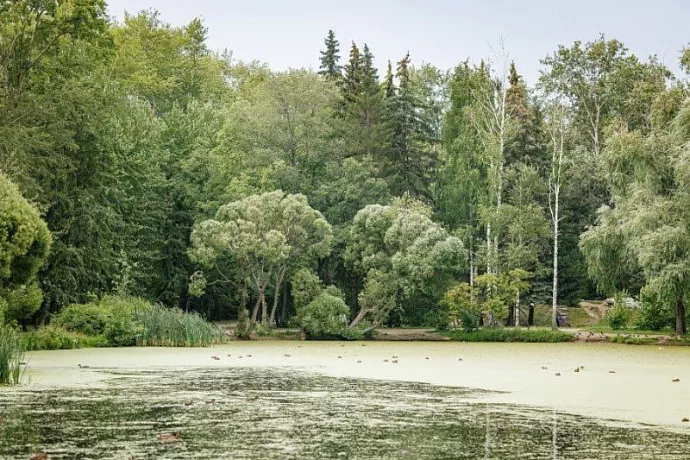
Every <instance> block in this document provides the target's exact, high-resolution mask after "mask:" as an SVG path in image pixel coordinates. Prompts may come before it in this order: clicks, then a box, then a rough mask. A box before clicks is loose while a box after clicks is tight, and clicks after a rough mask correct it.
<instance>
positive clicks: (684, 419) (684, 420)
mask: <svg viewBox="0 0 690 460" xmlns="http://www.w3.org/2000/svg"><path fill="white" fill-rule="evenodd" d="M681 422H683V423H686V422H690V419H689V418H687V417H683V419H682V420H681Z"/></svg>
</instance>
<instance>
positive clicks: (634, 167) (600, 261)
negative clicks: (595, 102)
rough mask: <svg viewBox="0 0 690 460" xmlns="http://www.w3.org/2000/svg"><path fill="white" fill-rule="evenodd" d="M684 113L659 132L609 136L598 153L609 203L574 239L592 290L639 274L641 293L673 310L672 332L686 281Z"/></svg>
mask: <svg viewBox="0 0 690 460" xmlns="http://www.w3.org/2000/svg"><path fill="white" fill-rule="evenodd" d="M688 113H690V112H689V109H688V105H687V103H686V104H685V106H684V107H683V109H682V110H681V112H680V113H679V114H678V116H677V117H676V120H675V121H674V123H673V125H672V128H673V129H672V130H669V132H667V133H665V132H652V133H650V134H648V135H644V134H642V133H641V132H639V131H637V132H630V131H628V130H626V129H621V130H620V131H619V132H618V133H616V134H615V135H614V137H613V138H612V139H611V141H610V142H609V144H608V145H607V148H606V149H605V150H604V159H605V165H606V173H607V174H608V176H609V178H610V181H609V183H610V190H611V193H612V205H611V206H606V207H602V208H601V209H600V211H599V217H598V219H597V224H596V225H595V226H593V227H592V228H590V229H589V230H587V231H586V232H585V233H583V235H582V237H581V241H580V247H581V248H582V251H583V252H584V254H585V256H586V259H587V263H588V267H589V273H590V275H591V276H592V277H593V278H594V279H595V280H596V281H597V283H598V286H599V288H600V290H602V291H604V292H607V293H610V292H611V290H612V289H616V288H619V287H626V286H621V284H620V282H621V280H622V279H624V280H627V279H628V278H629V277H628V276H626V275H627V274H633V275H634V274H635V273H636V272H638V271H641V272H642V274H643V275H644V281H645V282H646V289H647V292H648V293H653V294H655V296H657V298H658V299H659V300H660V301H661V302H663V303H664V304H666V305H669V306H671V307H672V308H673V309H675V316H676V320H675V330H676V333H677V334H679V335H681V334H685V333H686V332H687V324H686V305H685V304H686V301H687V300H686V299H687V298H688V293H689V292H688V286H689V281H690V269H689V268H688V267H690V233H689V231H688V228H690V226H689V223H690V216H689V215H688V208H687V206H688V205H689V204H690V199H689V195H688V186H690V172H689V171H690V168H688V164H689V161H690V150H689V149H688V147H687V146H688V144H687V142H688V140H690V137H688V135H687V133H688V128H687V127H688V125H687V120H688V119H690V117H688ZM633 279H634V278H633Z"/></svg>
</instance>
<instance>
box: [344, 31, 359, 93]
mask: <svg viewBox="0 0 690 460" xmlns="http://www.w3.org/2000/svg"><path fill="white" fill-rule="evenodd" d="M362 64H363V62H362V54H361V53H360V52H359V48H358V47H357V44H356V43H355V42H352V47H351V48H350V60H349V61H348V62H347V64H345V67H344V69H343V87H342V88H343V99H344V101H345V105H346V106H347V105H348V104H351V103H353V102H354V101H355V99H356V98H357V95H358V94H359V93H360V91H361V90H362Z"/></svg>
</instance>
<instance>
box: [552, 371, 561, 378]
mask: <svg viewBox="0 0 690 460" xmlns="http://www.w3.org/2000/svg"><path fill="white" fill-rule="evenodd" d="M553 375H554V376H556V377H560V376H561V373H560V372H556V373H555V374H553Z"/></svg>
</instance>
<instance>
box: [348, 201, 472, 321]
mask: <svg viewBox="0 0 690 460" xmlns="http://www.w3.org/2000/svg"><path fill="white" fill-rule="evenodd" d="M430 214H431V213H430V210H429V209H428V208H427V207H425V206H424V205H422V204H421V203H419V202H417V201H414V200H409V199H405V198H403V199H398V200H396V201H395V202H394V203H393V204H392V205H390V206H381V205H369V206H366V207H365V208H364V209H362V210H360V211H359V212H358V213H357V215H356V216H355V219H354V221H353V224H352V227H351V230H350V243H349V245H348V248H347V252H346V255H345V257H346V260H347V261H348V263H349V264H350V265H351V266H353V267H354V269H355V270H357V271H359V272H360V273H365V274H366V278H365V281H364V290H363V291H362V293H360V296H359V312H358V314H357V315H356V316H355V318H354V320H353V321H352V323H351V327H354V326H356V325H357V324H358V323H360V322H361V321H362V320H364V319H365V318H367V319H369V320H370V321H371V323H372V327H376V326H378V325H379V324H381V323H382V322H383V321H385V320H386V319H387V317H388V314H389V313H390V312H391V311H392V310H393V309H394V308H395V307H396V306H397V305H399V304H400V302H402V301H404V300H405V299H409V298H410V297H411V296H413V295H415V294H417V293H426V294H428V295H431V296H433V297H435V298H437V300H440V299H441V297H442V296H443V294H444V293H445V291H446V289H447V288H448V286H449V285H450V283H451V282H452V280H453V279H454V278H455V277H457V276H458V275H459V273H460V272H461V270H462V269H464V268H465V258H466V254H465V250H464V248H463V245H462V242H461V241H460V240H459V239H458V238H456V237H454V236H450V235H448V233H447V232H446V230H445V229H444V228H443V227H442V226H441V225H440V224H438V223H436V222H433V221H432V220H431V218H430Z"/></svg>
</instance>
